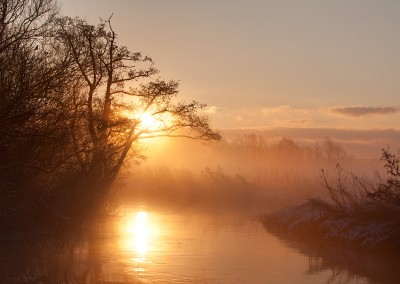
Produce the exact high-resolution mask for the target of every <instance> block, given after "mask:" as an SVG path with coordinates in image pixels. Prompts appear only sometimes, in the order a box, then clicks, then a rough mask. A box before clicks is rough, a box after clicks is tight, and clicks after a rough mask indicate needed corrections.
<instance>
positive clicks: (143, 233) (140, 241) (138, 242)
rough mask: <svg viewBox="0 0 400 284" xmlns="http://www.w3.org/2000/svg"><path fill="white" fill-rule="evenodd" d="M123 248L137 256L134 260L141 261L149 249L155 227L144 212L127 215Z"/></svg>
mask: <svg viewBox="0 0 400 284" xmlns="http://www.w3.org/2000/svg"><path fill="white" fill-rule="evenodd" d="M124 231H125V241H124V247H125V249H127V250H130V251H134V252H135V253H136V254H137V258H135V260H139V259H143V260H144V258H143V257H144V256H145V255H146V254H147V253H148V251H149V249H150V248H151V245H152V243H151V241H152V239H153V238H154V234H155V231H156V230H155V226H154V224H152V223H151V222H150V220H149V214H148V213H147V212H146V211H139V212H136V213H133V214H131V215H129V216H128V217H127V219H126V222H125V226H124Z"/></svg>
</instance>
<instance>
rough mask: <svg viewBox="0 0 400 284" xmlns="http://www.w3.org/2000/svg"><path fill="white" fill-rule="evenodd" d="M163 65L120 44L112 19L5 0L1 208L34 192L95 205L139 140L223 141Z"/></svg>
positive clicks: (0, 54) (35, 0)
mask: <svg viewBox="0 0 400 284" xmlns="http://www.w3.org/2000/svg"><path fill="white" fill-rule="evenodd" d="M157 73H158V71H157V70H156V69H155V68H154V67H153V61H152V60H151V58H149V57H147V56H142V55H141V54H140V53H138V52H131V51H129V50H128V48H126V47H125V46H120V45H119V44H118V41H117V34H116V33H115V32H114V30H113V29H112V26H111V22H110V20H106V21H101V22H100V24H98V25H97V26H93V25H90V24H88V23H87V22H86V21H84V20H80V19H77V18H75V19H72V18H68V17H57V7H56V4H55V2H54V1H52V0H30V1H24V0H22V1H14V0H9V1H6V0H4V1H1V0H0V190H1V196H0V203H1V204H0V206H1V205H2V204H7V206H1V207H2V209H3V210H8V209H9V211H10V212H11V211H15V210H14V209H15V208H8V207H10V206H9V205H10V204H11V203H12V202H10V200H11V199H14V200H15V199H18V200H19V201H20V202H19V206H20V207H21V208H22V207H23V206H22V205H21V200H24V201H23V202H22V203H24V202H25V201H26V202H30V201H31V200H32V199H34V200H36V201H38V202H42V203H43V204H47V205H46V206H53V207H54V208H57V207H60V208H61V207H62V208H63V209H62V210H64V211H65V210H67V211H68V210H69V211H70V212H72V211H74V210H75V209H76V208H77V207H79V206H81V207H82V208H83V207H87V208H88V209H89V210H90V209H93V206H96V204H99V203H101V202H99V201H100V200H102V199H103V198H104V197H105V195H106V193H107V189H108V188H109V186H110V185H111V184H112V182H113V181H114V180H115V178H116V177H117V175H118V173H119V172H120V170H121V167H122V165H123V163H124V162H125V161H126V159H127V158H128V157H132V156H139V155H140V152H138V148H139V147H138V142H139V140H140V139H149V138H154V137H162V136H168V137H189V138H194V139H204V140H209V139H219V138H220V135H219V134H218V133H217V132H214V131H213V130H212V129H211V128H210V127H209V124H208V120H207V117H203V116H201V115H199V114H198V112H197V111H198V110H199V109H201V108H202V107H204V106H205V105H203V104H200V103H198V102H196V101H193V102H188V103H186V102H179V101H177V100H176V98H175V97H176V95H177V94H178V82H176V81H173V80H171V81H163V80H161V79H157V78H153V77H154V75H156V74H157ZM139 79H143V80H142V84H138V83H137V81H138V80H139ZM46 199H47V201H48V202H46ZM41 200H42V201H41ZM17 203H18V202H17ZM78 203H79V204H78ZM6 207H7V208H8V209H7V208H6ZM11 207H12V206H11ZM14 207H15V206H14ZM68 208H69V209H68ZM60 210H61V209H60ZM75 211H76V210H75ZM0 215H4V214H1V212H0Z"/></svg>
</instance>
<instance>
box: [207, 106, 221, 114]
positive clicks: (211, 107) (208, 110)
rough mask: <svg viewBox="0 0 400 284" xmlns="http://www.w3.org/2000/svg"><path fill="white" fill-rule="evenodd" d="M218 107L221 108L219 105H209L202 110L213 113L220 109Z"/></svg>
mask: <svg viewBox="0 0 400 284" xmlns="http://www.w3.org/2000/svg"><path fill="white" fill-rule="evenodd" d="M220 109H221V108H219V107H217V106H210V107H208V108H206V109H205V110H204V112H205V113H208V114H214V113H217V111H218V110H220Z"/></svg>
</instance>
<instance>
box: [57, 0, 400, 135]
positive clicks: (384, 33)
mask: <svg viewBox="0 0 400 284" xmlns="http://www.w3.org/2000/svg"><path fill="white" fill-rule="evenodd" d="M59 3H60V5H61V11H62V13H63V14H64V15H68V16H79V17H83V18H85V19H87V20H88V21H89V22H91V23H97V22H98V19H99V18H108V17H109V16H110V15H113V17H112V23H113V27H114V30H115V31H116V32H117V33H118V35H119V41H120V44H122V45H126V46H127V47H128V48H129V49H131V50H132V51H140V52H142V53H143V54H145V55H149V56H150V57H152V58H153V59H154V61H155V64H156V67H157V68H158V69H159V70H160V71H161V72H160V74H159V75H160V77H161V78H164V79H176V80H180V90H181V93H180V97H181V98H182V99H185V100H192V99H196V100H198V101H200V102H204V103H207V105H208V108H207V109H206V113H207V114H208V115H209V117H210V119H211V122H212V125H213V126H214V127H216V128H218V129H221V130H228V129H230V130H232V129H250V130H251V129H253V130H263V129H267V130H270V129H275V128H289V129H298V128H300V129H303V130H304V131H306V130H309V129H312V130H313V131H314V130H315V129H322V130H326V129H335V131H337V130H346V131H348V130H354V133H355V134H354V135H356V136H357V135H358V134H357V133H360V131H363V132H365V131H372V132H371V133H373V134H374V135H378V136H379V135H380V134H376V133H381V132H379V131H378V132H377V131H376V130H388V129H390V131H393V130H398V129H400V126H399V122H400V96H399V92H400V80H399V75H400V52H399V51H400V17H399V16H398V15H399V12H400V1H397V0H379V1H378V0H375V1H370V0H336V1H321V0H303V1H300V0H269V1H268V0H263V1H262V0H251V1H237V0H202V1H188V0H141V1H135V0H115V1H110V0H84V1H82V0H79V1H78V0H60V1H59ZM391 133H392V132H391ZM396 133H397V132H396ZM328 134H329V133H328ZM371 135H372V134H371ZM339 136H340V135H339ZM397 137H398V138H399V140H400V134H399V135H398V136H397ZM339 138H340V137H339ZM375 138H376V137H375ZM378 138H379V137H378ZM360 139H361V140H362V139H364V138H362V137H361V138H360Z"/></svg>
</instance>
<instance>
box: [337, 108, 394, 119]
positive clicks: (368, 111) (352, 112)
mask: <svg viewBox="0 0 400 284" xmlns="http://www.w3.org/2000/svg"><path fill="white" fill-rule="evenodd" d="M329 111H330V112H333V113H335V114H341V115H344V116H350V117H360V116H366V115H375V114H377V115H387V114H394V113H400V107H337V108H331V109H329Z"/></svg>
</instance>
